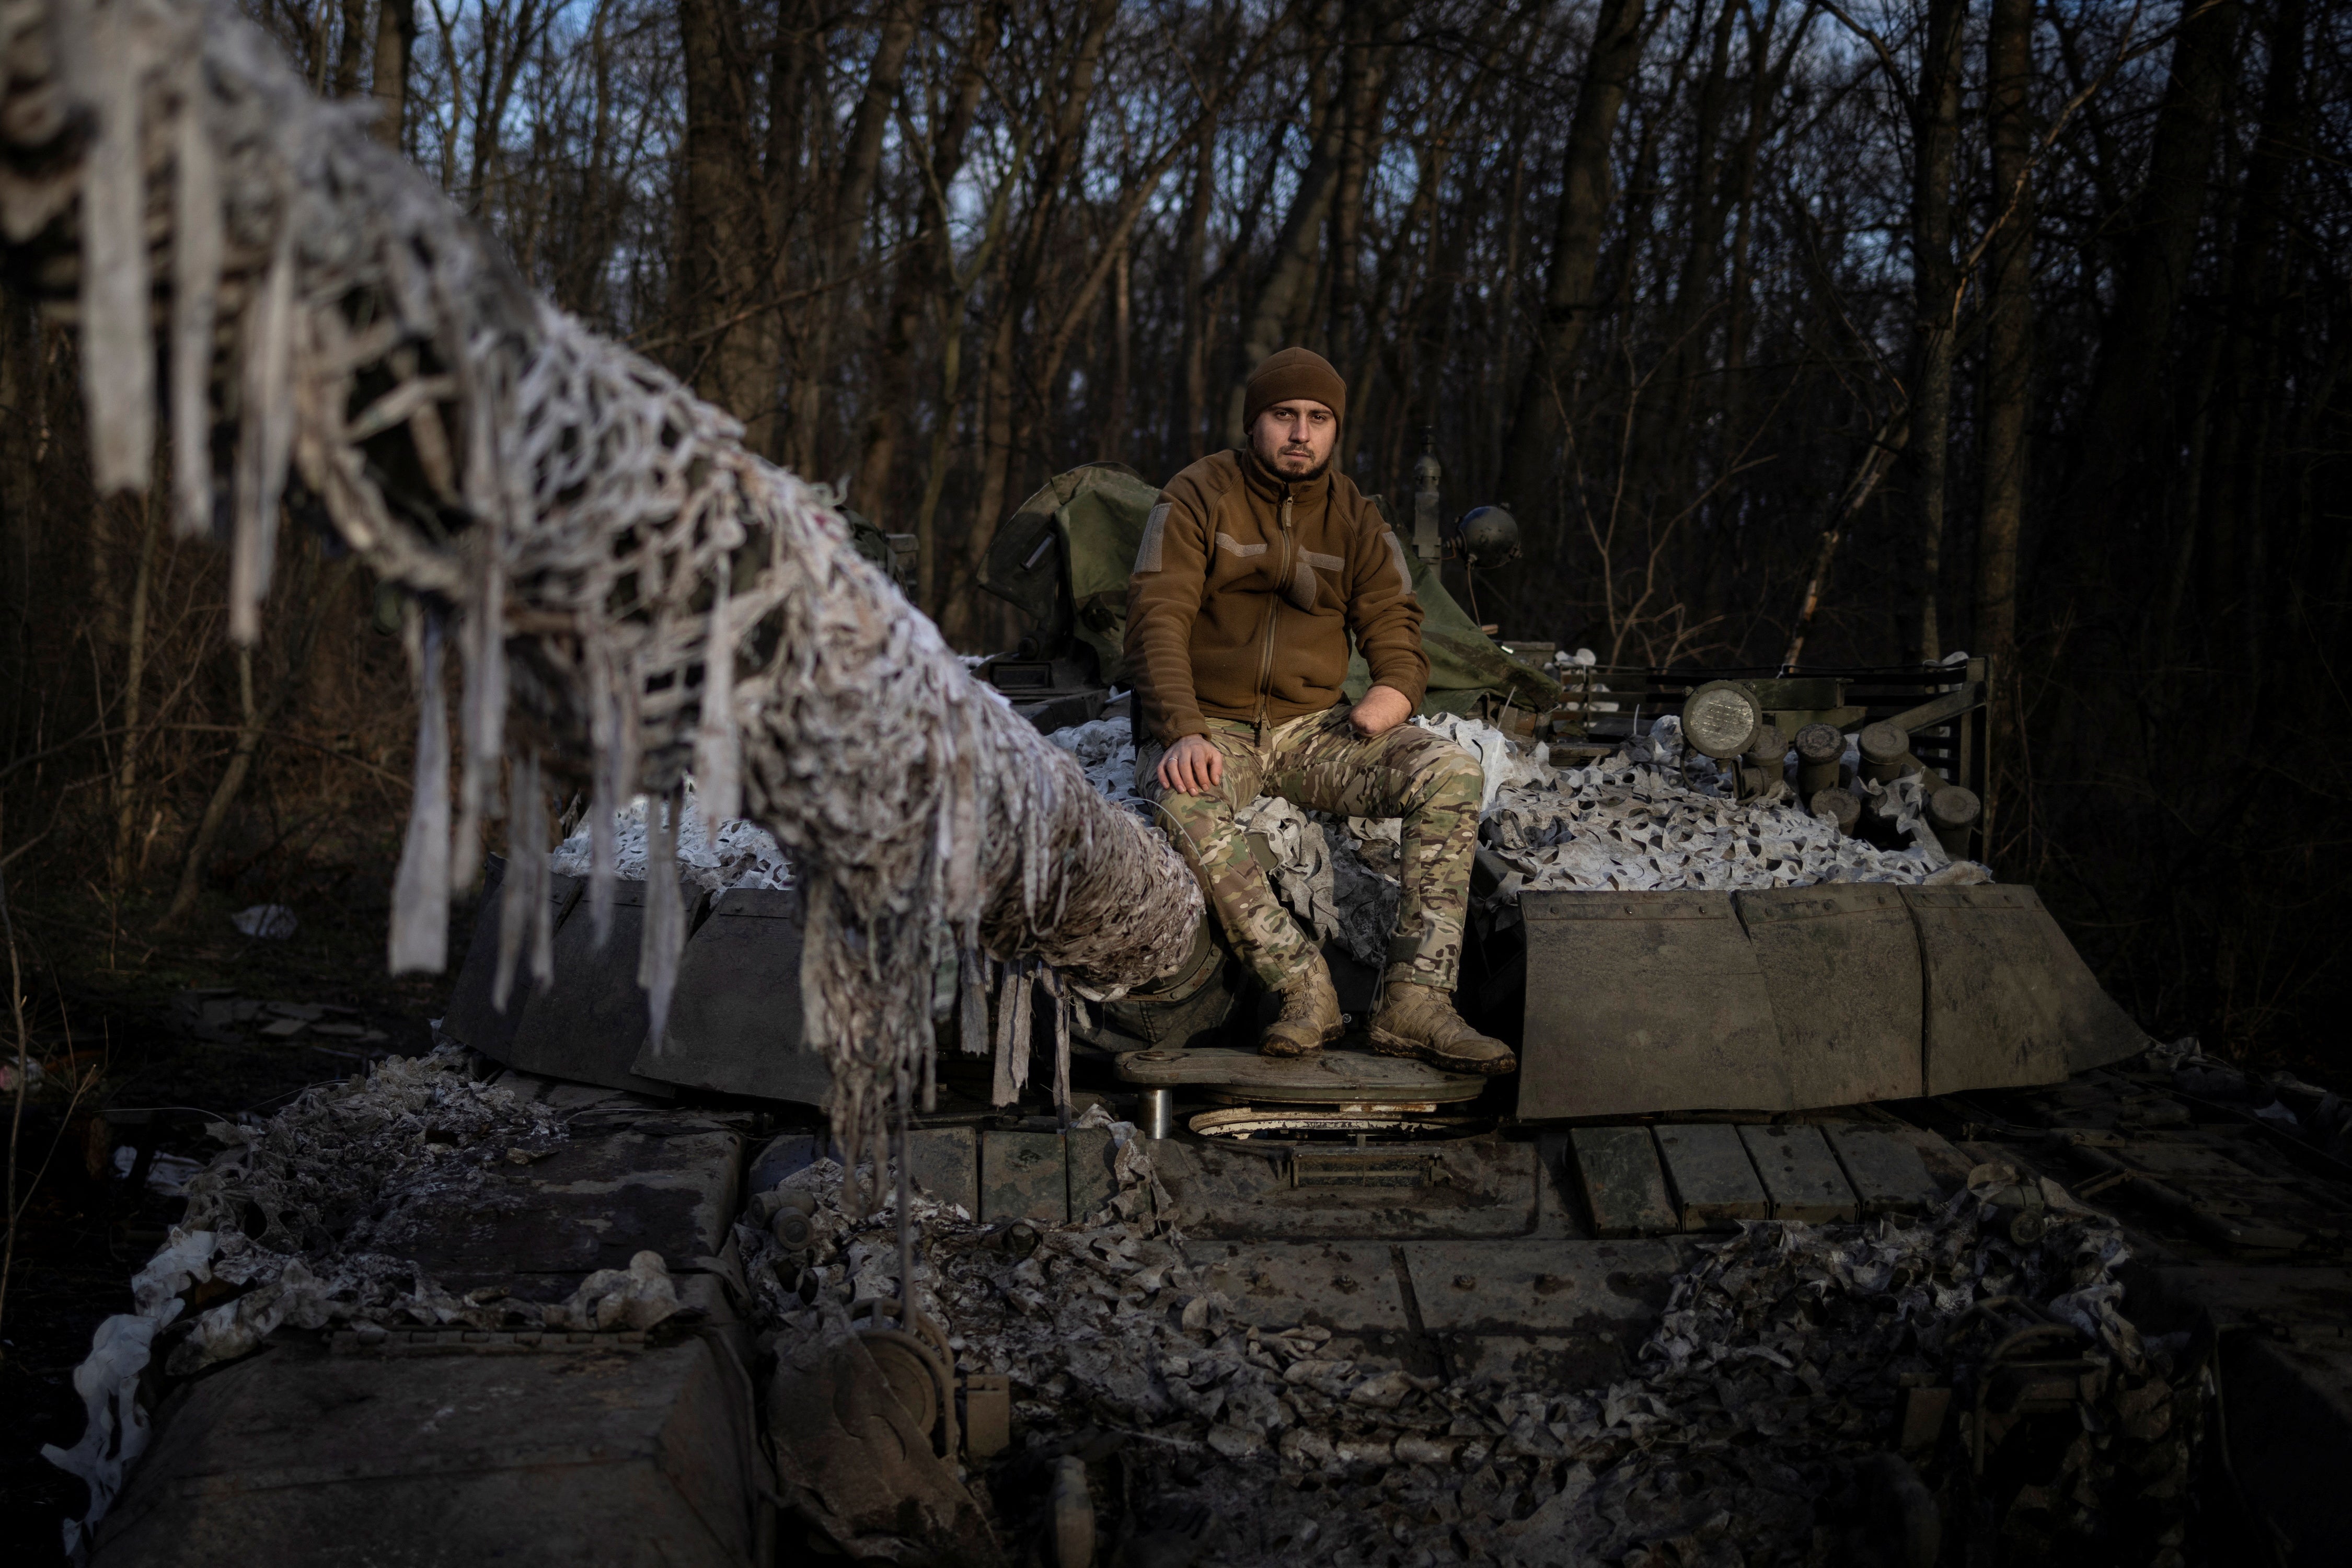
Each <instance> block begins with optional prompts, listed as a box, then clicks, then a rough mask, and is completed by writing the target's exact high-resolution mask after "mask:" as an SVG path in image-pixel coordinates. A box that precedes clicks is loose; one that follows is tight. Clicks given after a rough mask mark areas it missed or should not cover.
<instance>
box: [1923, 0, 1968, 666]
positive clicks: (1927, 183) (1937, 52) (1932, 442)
mask: <svg viewBox="0 0 2352 1568" xmlns="http://www.w3.org/2000/svg"><path fill="white" fill-rule="evenodd" d="M1967 19H1968V0H1929V5H1928V6H1927V44H1926V47H1925V48H1924V50H1923V51H1922V53H1921V56H1920V61H1919V89H1918V93H1917V96H1916V97H1915V98H1914V99H1913V100H1912V108H1911V122H1912V126H1913V135H1912V139H1913V143H1914V146H1915V148H1916V151H1915V153H1913V164H1912V175H1911V309H1912V312H1913V316H1914V321H1913V327H1912V330H1913V331H1914V332H1915V333H1916V341H1915V342H1914V344H1913V348H1914V358H1913V361H1912V372H1911V431H1912V441H1911V460H1912V464H1913V468H1912V486H1913V489H1912V495H1911V514H1912V521H1913V526H1914V527H1915V528H1916V530H1917V531H1918V538H1919V582H1918V588H1917V592H1918V595H1919V613H1918V619H1917V622H1916V626H1917V628H1918V631H1917V639H1918V646H1917V647H1916V649H1915V650H1914V653H1913V657H1914V658H1916V659H1917V660H1918V661H1920V662H1922V663H1926V664H1933V663H1935V662H1936V661H1937V659H1939V658H1943V657H1944V649H1943V629H1942V627H1941V626H1940V625H1939V624H1938V621H1937V610H1938V607H1939V603H1940V598H1941V594H1942V589H1943V579H1944V573H1943V561H1944V499H1945V492H1946V489H1947V486H1948V473H1947V460H1948V458H1949V456H1950V450H1951V432H1952V342H1953V339H1954V338H1955V337H1956V336H1957V335H1958V324H1959V323H1958V310H1959V298H1958V294H1959V279H1958V270H1957V268H1955V267H1954V266H1953V263H1952V172H1953V169H1952V165H1953V159H1954V155H1955V149H1956V148H1957V146H1958V141H1959V115H1960V49H1961V46H1962V44H1963V43H1964V42H1965V40H1966V35H1967V28H1966V27H1965V26H1964V25H1963V24H1964V23H1965V22H1966V21H1967Z"/></svg>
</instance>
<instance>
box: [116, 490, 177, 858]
mask: <svg viewBox="0 0 2352 1568" xmlns="http://www.w3.org/2000/svg"><path fill="white" fill-rule="evenodd" d="M163 495H164V491H163V489H162V487H160V486H158V487H157V488H156V489H153V490H152V491H150V492H149V493H148V496H147V504H146V507H145V509H144V510H145V511H146V514H147V519H146V525H145V526H144V527H143V528H142V529H141V530H140V534H139V566H138V569H137V571H135V572H134V573H133V574H131V626H130V629H129V632H128V634H127V635H126V636H125V637H124V638H123V651H122V747H121V752H120V753H119V754H118V756H117V758H116V762H115V768H114V852H113V854H112V855H111V856H110V858H109V862H108V864H109V865H110V867H111V868H112V873H113V876H112V880H113V883H114V886H115V887H116V888H117V889H121V886H122V885H123V884H124V883H125V882H127V881H128V880H129V879H130V876H131V835H132V834H133V833H134V832H136V831H137V828H138V823H137V818H136V810H137V805H138V801H137V794H138V788H139V751H140V742H141V741H142V739H143V738H144V737H142V735H141V733H140V730H139V721H140V717H141V707H142V702H141V699H142V696H143V695H144V693H145V688H146V684H147V602H148V599H149V597H150V590H151V587H152V583H153V580H154V575H155V542H156V540H157V538H158V537H159V536H160V535H161V534H162V532H163V510H164V504H165V503H164V501H163Z"/></svg>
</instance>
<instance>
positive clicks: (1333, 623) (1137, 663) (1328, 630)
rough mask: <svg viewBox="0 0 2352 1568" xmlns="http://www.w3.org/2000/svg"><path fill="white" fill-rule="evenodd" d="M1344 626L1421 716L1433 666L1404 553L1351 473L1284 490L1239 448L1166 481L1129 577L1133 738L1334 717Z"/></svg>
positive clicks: (1343, 662) (1344, 655) (1173, 737)
mask: <svg viewBox="0 0 2352 1568" xmlns="http://www.w3.org/2000/svg"><path fill="white" fill-rule="evenodd" d="M1350 632H1352V633H1354V634H1355V637H1356V643H1357V646H1358V647H1360V648H1362V649H1363V654H1364V661H1365V662H1366V663H1367V664H1369V665H1370V666H1371V670H1372V680H1373V683H1374V684H1376V685H1380V686H1390V687H1394V688H1395V689H1397V690H1399V691H1402V693H1404V695H1405V697H1406V698H1407V699H1408V700H1410V701H1411V702H1412V705H1413V706H1414V707H1415V708H1418V707H1420V706H1421V699H1422V694H1423V691H1425V690H1426V689H1428V686H1429V658H1428V656H1427V655H1425V654H1423V652H1422V651H1421V602H1420V601H1419V600H1418V599H1416V598H1414V597H1413V594H1412V574H1410V573H1409V572H1407V571H1406V569H1405V559H1404V549H1403V547H1402V545H1401V544H1399V543H1398V542H1397V537H1396V533H1395V531H1393V530H1391V528H1390V527H1389V526H1388V524H1387V523H1386V522H1385V521H1382V520H1381V514H1380V511H1379V510H1378V509H1377V508H1375V507H1374V506H1373V505H1372V504H1371V502H1370V501H1368V500H1365V499H1364V495H1363V492H1362V491H1360V490H1359V489H1356V487H1355V484H1354V483H1353V481H1351V480H1349V479H1348V478H1347V476H1345V475H1343V474H1334V473H1332V472H1330V471H1329V470H1328V469H1326V470H1325V471H1324V472H1323V473H1322V474H1321V475H1319V476H1318V477H1317V478H1315V479H1309V480H1306V481H1304V482H1302V483H1286V482H1285V481H1283V480H1282V479H1279V478H1277V477H1276V476H1275V475H1272V474H1269V473H1267V472H1266V471H1265V469H1264V468H1261V467H1260V466H1259V465H1258V463H1257V462H1256V460H1255V458H1252V457H1250V455H1249V454H1248V453H1246V452H1244V451H1240V450H1234V451H1226V452H1217V453H1213V454H1212V455H1211V456H1209V457H1206V458H1202V459H1201V460H1200V461H1199V462H1197V463H1194V464H1193V465H1192V467H1191V468H1186V469H1185V470H1184V471H1183V472H1182V473H1181V474H1178V475H1177V476H1176V477H1175V478H1174V479H1171V480H1169V481H1168V485H1167V488H1166V489H1162V490H1161V491H1160V504H1159V505H1157V506H1155V507H1153V508H1152V509H1151V518H1150V521H1149V522H1148V523H1146V524H1145V526H1144V530H1143V544H1142V547H1141V548H1140V549H1139V550H1138V551H1137V552H1136V557H1135V572H1134V574H1133V575H1131V576H1129V578H1128V580H1127V666H1128V668H1129V670H1130V671H1132V672H1133V674H1134V678H1135V695H1136V698H1137V700H1138V702H1139V724H1138V726H1137V733H1138V735H1139V736H1141V735H1150V737H1152V738H1154V739H1156V740H1158V741H1160V742H1161V743H1163V744H1173V743H1174V742H1176V741H1177V740H1179V739H1180V738H1181V737H1183V736H1186V735H1197V734H1200V733H1202V732H1203V731H1206V730H1207V729H1208V724H1207V722H1206V721H1207V720H1209V719H1238V720H1242V721H1245V722H1252V723H1256V722H1264V723H1270V724H1278V723H1281V722H1282V721H1285V720H1286V719H1296V718H1297V717H1298V716H1299V715H1300V714H1302V713H1312V712H1316V711H1318V710H1322V709H1325V708H1328V707H1330V706H1331V705H1332V704H1334V703H1336V702H1338V701H1339V687H1340V684H1341V683H1342V682H1343V681H1345V680H1346V679H1347V678H1348V634H1349V633H1350Z"/></svg>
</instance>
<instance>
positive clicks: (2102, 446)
mask: <svg viewBox="0 0 2352 1568" xmlns="http://www.w3.org/2000/svg"><path fill="white" fill-rule="evenodd" d="M2242 13H2243V7H2242V5H2239V4H2238V0H2210V4H2206V5H2200V6H2199V7H2197V8H2196V9H2195V10H2194V11H2192V12H2191V14H2190V15H2189V17H2188V19H2187V20H2186V21H2185V22H2184V23H2183V24H2182V25H2181V28H2180V33H2179V37H2177V38H2175V39H2174V40H2173V45H2172V69H2171V76H2170V79H2168V81H2167V82H2166V84H2165V89H2164V99H2163V101H2162V103H2161V104H2160V105H2159V106H2158V110H2157V119H2156V136H2155V140H2154V142H2153V144H2152V145H2151V146H2150V148H2149V152H2148V163H2147V181H2146V183H2145V184H2143V185H2142V186H2141V187H2140V194H2139V197H2138V199H2137V202H2135V203H2134V205H2133V209H2132V212H2131V214H2130V216H2129V218H2128V220H2127V221H2126V224H2125V225H2124V226H2123V229H2122V232H2121V233H2120V234H2119V235H2118V236H2117V237H2116V242H2117V249H2118V251H2119V252H2120V254H2121V256H2122V258H2123V265H2122V268H2121V271H2120V273H2119V275H2118V276H2117V278H2116V294H2115V304H2114V306H2113V307H2112V308H2111V309H2110V310H2108V312H2107V316H2106V321H2105V326H2104V328H2103V330H2102V331H2101V333H2100V338H2099V357H2098V363H2097V368H2096V369H2095V372H2094V378H2093V381H2092V384H2091V393H2090V396H2089V397H2088V398H2087V399H2086V400H2085V402H2084V413H2083V418H2082V422H2081V426H2080V430H2081V434H2080V436H2079V437H2077V438H2076V439H2074V440H2073V441H2070V442H2069V443H2068V445H2069V446H2070V447H2072V448H2073V449H2074V451H2075V452H2076V453H2077V454H2078V457H2077V459H2076V467H2075V469H2074V478H2073V480H2072V482H2071V483H2070V484H2069V485H2068V487H2067V494H2066V500H2065V504H2064V506H2063V515H2064V516H2065V518H2066V519H2067V526H2068V529H2069V532H2070V537H2071V538H2072V539H2073V540H2074V545H2073V546H2071V547H2070V554H2071V555H2072V558H2073V560H2072V571H2071V572H2070V573H2069V575H2070V576H2072V577H2074V578H2076V579H2078V580H2079V578H2080V577H2081V575H2082V574H2084V573H2086V572H2095V571H2096V570H2098V568H2097V565H2096V563H2095V552H2093V551H2092V550H2091V549H2090V548H2089V546H2090V544H2091V542H2093V541H2097V542H2101V543H2102V544H2104V543H2106V542H2109V538H2108V535H2107V532H2106V526H2105V525H2106V524H2107V522H2108V521H2109V520H2110V519H2111V518H2114V517H2116V516H2117V515H2118V513H2117V511H2116V506H2117V502H2118V500H2119V491H2121V490H2122V489H2126V483H2127V480H2128V478H2129V476H2130V474H2131V473H2132V471H2133V470H2134V468H2136V467H2137V464H2138V463H2139V461H2140V458H2141V456H2142V453H2143V450H2144V447H2145V445H2146V442H2147V438H2148V436H2149V434H2150V430H2151V422H2152V420H2153V419H2154V418H2156V417H2157V416H2158V414H2159V411H2160V410H2161V409H2162V408H2163V407H2164V405H2165V402H2166V398H2165V393H2166V390H2167V388H2166V384H2165V378H2164V375H2163V374H2162V372H2163V365H2164V362H2165V354H2166V351H2167V347H2168V343H2169V342H2170V339H2171V333H2172V323H2173V319H2174V317H2175V315H2176V314H2177V313H2178V311H2179V303H2180V300H2181V296H2182V294H2183V293H2184V292H2185V291H2186V290H2187V288H2188V285H2189V266H2190V263H2191V261H2192V260H2193V259H2194V257H2195V254H2196V247H2197V230H2198V226H2199V225H2200V222H2201V221H2202V220H2203V216H2204V212H2205V193H2206V187H2207V184H2209V179H2208V176H2209V174H2210V171H2211V169H2212V165H2213V151H2214V147H2215V143H2216V141H2217V138H2218V137H2219V135H2220V130H2221V110H2222V108H2223V106H2224V105H2225V104H2226V103H2227V102H2228V100H2229V98H2230V93H2231V86H2232V84H2233V82H2234V81H2235V79H2236V76H2237V52H2238V28H2239V25H2240V22H2241V20H2242ZM2132 510H2133V509H2126V511H2125V512H2124V513H2123V514H2122V515H2126V516H2128V515H2130V514H2131V511H2132Z"/></svg>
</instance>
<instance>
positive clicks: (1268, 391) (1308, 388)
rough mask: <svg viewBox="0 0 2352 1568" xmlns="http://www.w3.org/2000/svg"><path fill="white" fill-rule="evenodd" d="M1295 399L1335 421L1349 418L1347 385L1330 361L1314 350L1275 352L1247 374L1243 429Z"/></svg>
mask: <svg viewBox="0 0 2352 1568" xmlns="http://www.w3.org/2000/svg"><path fill="white" fill-rule="evenodd" d="M1294 397H1305V398H1308V399H1311V400H1312V401H1314V402H1317V403H1319V404H1321V405H1323V406H1324V407H1326V408H1328V409H1329V410H1330V411H1331V416H1332V417H1333V418H1335V419H1345V418H1346V417H1347V416H1348V384H1347V383H1346V382H1344V381H1341V380H1340V379H1339V372H1338V371H1336V370H1333V369H1332V368H1331V362H1330V361H1329V360H1327V359H1325V358H1324V357H1323V356H1322V355H1321V354H1318V353H1316V352H1315V351H1314V350H1313V349H1277V350H1276V351H1275V352H1274V353H1270V354H1268V355H1266V356H1265V363H1264V364H1261V365H1259V366H1258V367H1257V369H1256V370H1255V371H1253V372H1252V373H1251V374H1250V378H1249V386H1248V388H1247V389H1246V390H1245V391H1244V392H1243V394H1242V428H1243V429H1244V430H1247V429H1249V428H1250V427H1251V426H1254V425H1255V424H1256V423H1257V416H1259V415H1261V414H1263V413H1265V411H1266V410H1267V409H1269V408H1271V407H1273V406H1274V405H1276V404H1277V403H1287V402H1289V401H1290V400H1291V399H1292V398H1294Z"/></svg>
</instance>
